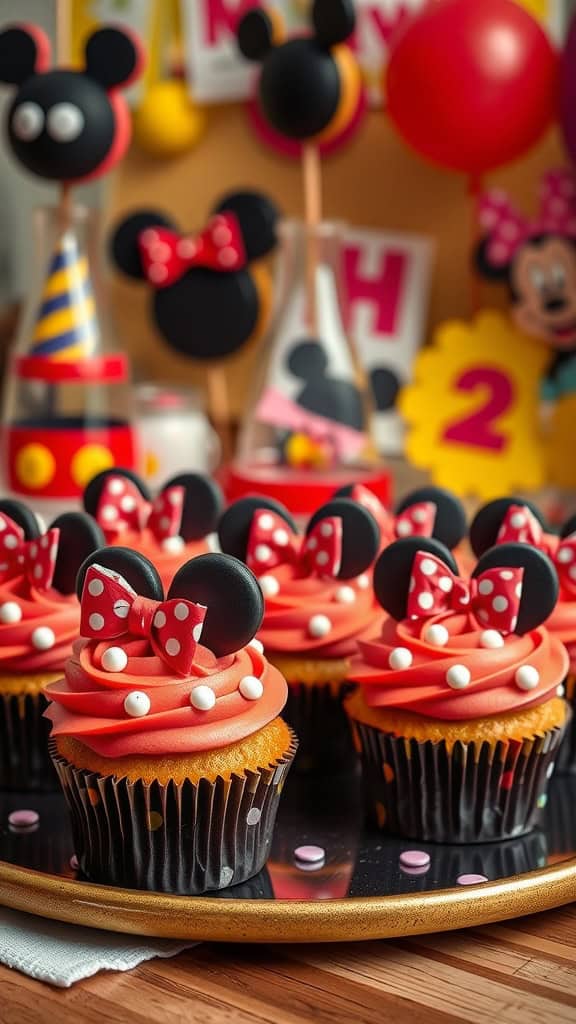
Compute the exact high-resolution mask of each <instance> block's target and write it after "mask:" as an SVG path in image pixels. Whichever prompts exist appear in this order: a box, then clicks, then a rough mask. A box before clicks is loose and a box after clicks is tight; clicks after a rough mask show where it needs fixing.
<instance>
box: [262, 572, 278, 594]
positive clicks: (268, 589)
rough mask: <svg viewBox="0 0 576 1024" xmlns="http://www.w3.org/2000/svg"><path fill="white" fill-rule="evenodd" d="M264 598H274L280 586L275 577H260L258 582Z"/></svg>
mask: <svg viewBox="0 0 576 1024" xmlns="http://www.w3.org/2000/svg"><path fill="white" fill-rule="evenodd" d="M258 582H259V584H260V587H261V590H262V593H263V594H264V597H276V594H277V593H278V592H279V590H280V584H279V583H278V580H277V579H276V577H275V576H261V577H260V579H259V580H258Z"/></svg>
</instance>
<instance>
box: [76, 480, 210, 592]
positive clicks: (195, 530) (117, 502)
mask: <svg viewBox="0 0 576 1024" xmlns="http://www.w3.org/2000/svg"><path fill="white" fill-rule="evenodd" d="M222 505H223V499H222V494H221V491H220V488H219V487H218V484H217V483H215V481H214V480H211V479H210V478H209V477H205V476H200V475H199V474H197V473H182V474H180V476H175V477H173V478H172V480H169V481H168V482H167V483H166V484H164V487H163V488H162V490H161V491H160V492H159V494H158V495H157V496H156V498H154V500H152V497H151V494H150V491H149V490H148V488H147V486H146V484H145V483H144V482H143V481H142V480H141V479H140V477H138V476H137V475H136V474H135V473H132V472H131V471H130V470H128V469H106V470H104V472H102V473H98V475H97V476H95V477H94V478H93V479H92V480H91V481H90V483H89V484H88V486H87V488H86V490H85V491H84V508H85V510H86V512H88V513H89V514H90V515H91V516H93V517H94V519H95V520H96V522H97V523H98V525H99V526H100V528H101V529H102V530H103V532H104V536H105V537H106V543H107V544H111V545H114V546H115V545H120V546H122V547H127V548H133V550H134V551H138V552H140V554H142V555H145V556H146V558H149V559H150V561H151V562H152V563H153V565H155V566H156V568H157V570H158V572H159V574H160V579H161V580H162V583H163V585H164V587H166V588H168V587H169V586H170V584H171V582H172V580H173V579H174V576H175V575H176V573H177V572H178V569H179V568H180V566H181V565H185V563H186V562H189V561H190V559H191V558H195V557H196V555H203V554H205V553H206V552H207V551H210V545H209V543H208V541H207V537H208V536H209V535H210V534H211V533H213V532H214V531H215V529H216V524H217V522H218V516H219V515H220V513H221V511H222Z"/></svg>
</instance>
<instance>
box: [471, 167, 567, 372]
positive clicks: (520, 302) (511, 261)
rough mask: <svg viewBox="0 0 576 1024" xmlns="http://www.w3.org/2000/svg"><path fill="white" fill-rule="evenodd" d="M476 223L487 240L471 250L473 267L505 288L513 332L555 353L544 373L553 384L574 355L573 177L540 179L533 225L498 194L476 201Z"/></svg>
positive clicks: (559, 174)
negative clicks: (507, 294) (535, 339)
mask: <svg viewBox="0 0 576 1024" xmlns="http://www.w3.org/2000/svg"><path fill="white" fill-rule="evenodd" d="M479 220H480V225H481V227H482V229H483V230H484V231H485V232H486V235H485V237H484V238H483V240H482V241H481V242H480V244H479V246H478V248H477V250H476V254H475V261H476V266H477V268H478V270H479V272H480V273H481V274H482V275H483V276H484V277H485V278H486V279H487V280H491V281H501V282H503V283H504V284H506V285H507V287H508V292H509V295H510V299H511V302H512V316H513V319H514V320H515V322H516V324H517V325H518V327H520V328H521V330H523V331H525V333H526V334H529V335H531V336H532V337H535V338H538V339H540V340H541V341H543V342H544V343H545V344H546V345H548V346H549V347H550V348H551V349H553V350H554V351H555V352H556V355H555V357H554V360H553V361H552V363H551V366H550V368H549V370H548V378H549V379H550V380H554V378H555V377H556V376H557V374H558V372H559V371H560V369H561V368H562V367H563V365H564V364H565V363H566V361H567V360H568V359H570V358H571V357H572V356H573V355H574V354H575V353H576V181H575V178H574V174H573V173H572V172H570V171H567V170H554V171H549V172H548V173H547V174H546V175H545V176H544V178H543V180H542V184H541V190H540V210H539V213H538V215H537V217H536V218H535V219H534V220H529V219H528V218H526V217H524V216H523V215H522V214H521V213H519V212H518V211H517V210H516V209H515V208H514V207H513V205H512V203H511V202H510V200H509V198H508V197H507V196H506V194H505V193H503V192H501V191H500V190H494V191H490V192H487V193H485V194H484V195H483V196H482V197H481V199H480V206H479Z"/></svg>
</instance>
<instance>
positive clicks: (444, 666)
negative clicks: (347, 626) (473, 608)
mask: <svg viewBox="0 0 576 1024" xmlns="http://www.w3.org/2000/svg"><path fill="white" fill-rule="evenodd" d="M431 627H442V629H443V630H446V631H447V639H446V636H445V634H443V633H442V632H440V636H441V637H442V639H443V640H445V642H444V643H443V644H442V645H439V644H438V643H433V642H431V639H430V637H431V636H434V629H433V630H432V633H430V629H431ZM488 632H489V633H490V634H492V637H491V638H489V637H487V633H488ZM494 634H495V631H494V630H490V631H486V630H485V629H482V627H480V626H479V624H478V622H477V621H476V619H475V618H474V616H473V615H472V614H465V613H461V612H458V613H448V614H444V615H438V616H436V617H434V618H428V619H417V620H404V621H403V622H399V623H397V622H394V621H393V620H391V619H388V620H387V621H386V622H385V623H384V627H383V630H382V634H381V636H380V638H379V639H378V640H376V641H373V642H361V643H360V644H359V652H360V653H359V655H358V656H357V657H356V658H354V659H353V662H352V667H351V671H350V679H351V680H353V681H354V682H357V683H359V684H360V685H361V686H362V689H363V693H364V697H365V700H366V703H367V704H368V705H369V706H370V707H375V708H388V709H397V710H402V711H409V712H415V713H416V714H419V715H423V716H425V717H427V718H435V719H440V720H444V721H452V720H465V719H477V718H484V717H487V716H490V715H499V714H503V713H506V712H513V711H519V710H521V709H524V708H529V707H532V706H534V705H537V704H541V703H544V701H546V700H550V699H551V698H552V697H554V696H555V693H556V689H557V687H558V685H559V684H560V683H561V682H562V681H563V679H564V676H565V675H566V672H567V669H568V655H567V653H566V650H565V648H564V646H563V645H562V643H561V642H560V641H559V639H558V638H557V637H556V636H555V635H553V634H552V633H549V632H548V630H547V629H546V628H544V627H539V628H538V629H534V630H532V631H531V632H529V633H526V634H525V635H524V636H518V635H517V634H515V633H511V634H509V635H507V636H505V637H503V638H502V640H503V643H502V645H501V646H497V647H490V646H485V644H487V642H488V641H489V640H490V639H492V640H494ZM498 636H499V634H498ZM436 637H438V630H436ZM497 642H499V641H497ZM399 651H400V652H401V653H397V652H399ZM393 665H396V666H400V665H404V666H405V667H392V666H393ZM462 670H464V671H462ZM449 680H451V682H450V681H449Z"/></svg>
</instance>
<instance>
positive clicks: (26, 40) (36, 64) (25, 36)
mask: <svg viewBox="0 0 576 1024" xmlns="http://www.w3.org/2000/svg"><path fill="white" fill-rule="evenodd" d="M49 65H50V40H49V39H48V36H46V35H45V34H44V32H42V30H41V29H40V28H38V26H36V25H9V26H8V27H7V28H5V29H4V30H3V31H2V32H0V82H5V83H6V85H22V83H23V82H25V81H26V79H27V78H31V77H32V75H34V74H37V73H38V72H41V71H46V70H47V69H48V67H49Z"/></svg>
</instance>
